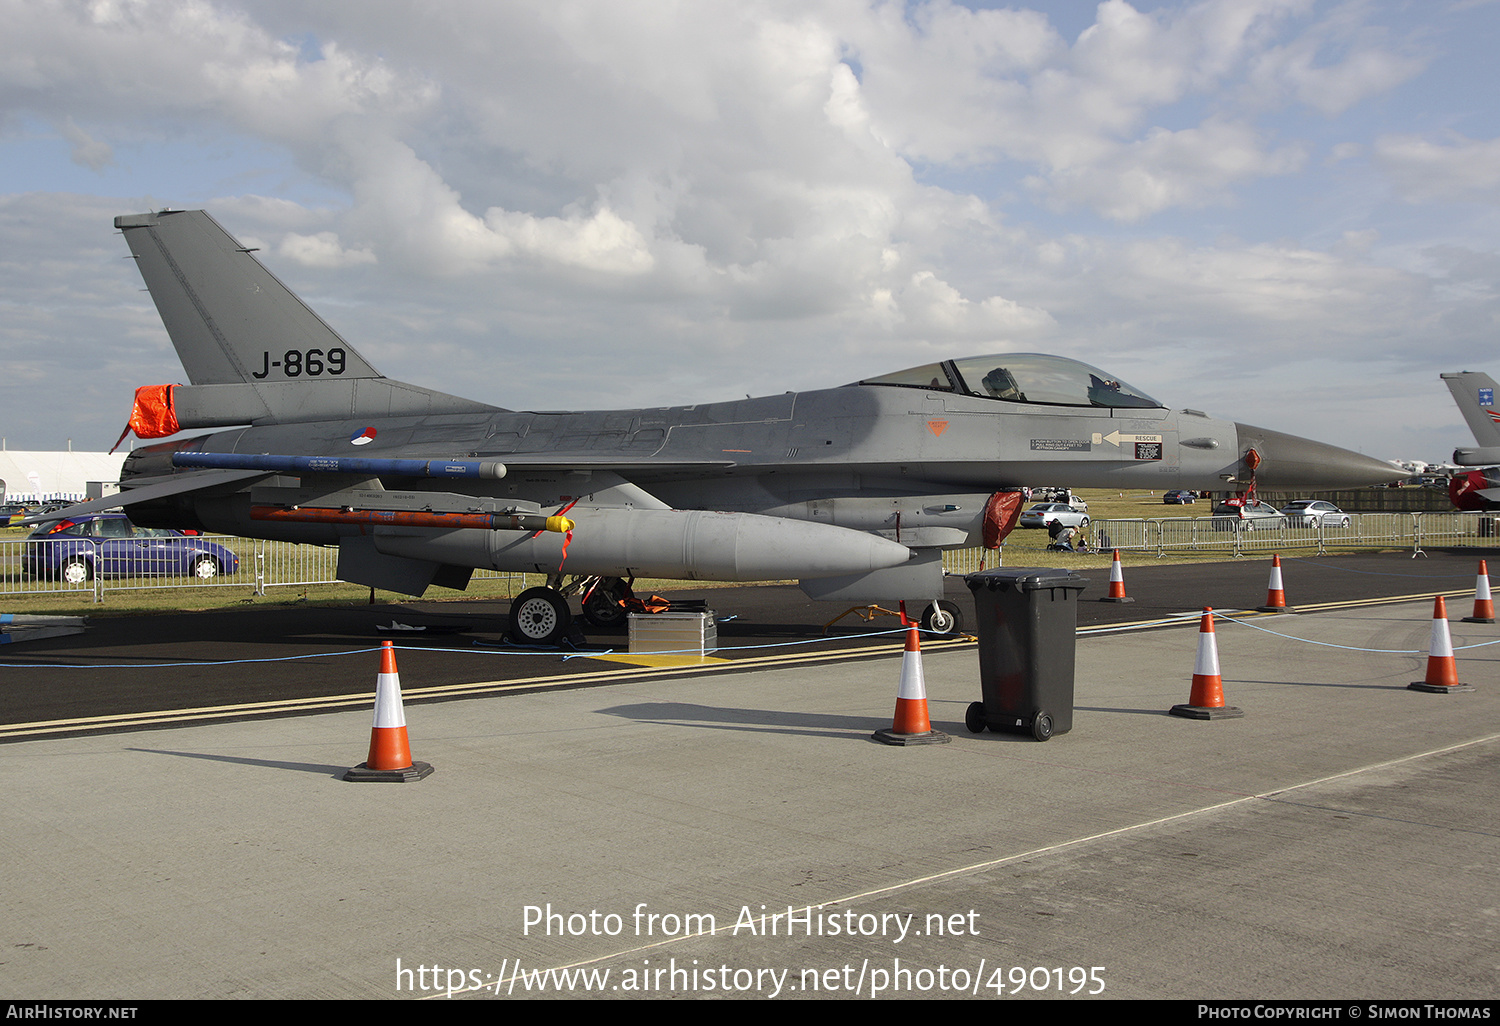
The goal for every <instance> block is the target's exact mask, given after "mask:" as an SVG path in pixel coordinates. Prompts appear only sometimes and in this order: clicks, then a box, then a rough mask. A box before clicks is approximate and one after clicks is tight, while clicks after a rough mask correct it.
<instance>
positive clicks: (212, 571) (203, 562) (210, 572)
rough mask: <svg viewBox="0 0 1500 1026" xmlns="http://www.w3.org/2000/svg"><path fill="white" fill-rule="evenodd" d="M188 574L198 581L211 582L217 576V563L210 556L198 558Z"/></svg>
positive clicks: (189, 568)
mask: <svg viewBox="0 0 1500 1026" xmlns="http://www.w3.org/2000/svg"><path fill="white" fill-rule="evenodd" d="M188 572H189V573H190V574H192V575H193V576H194V577H196V578H198V580H200V581H211V580H213V579H214V578H215V577H217V576H219V561H218V560H217V559H215V558H214V557H212V556H198V557H197V558H196V559H194V560H193V562H192V565H191V566H190V567H188Z"/></svg>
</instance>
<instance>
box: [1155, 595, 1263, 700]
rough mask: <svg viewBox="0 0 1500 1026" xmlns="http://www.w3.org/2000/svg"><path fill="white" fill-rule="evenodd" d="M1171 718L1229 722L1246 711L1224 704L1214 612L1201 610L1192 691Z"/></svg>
mask: <svg viewBox="0 0 1500 1026" xmlns="http://www.w3.org/2000/svg"><path fill="white" fill-rule="evenodd" d="M1169 711H1170V712H1171V713H1172V715H1173V716H1185V717H1187V718H1188V719H1190V720H1232V719H1235V718H1237V717H1240V716H1243V715H1245V710H1243V709H1238V708H1236V707H1234V706H1232V705H1225V704H1224V678H1223V677H1222V676H1221V675H1220V674H1219V643H1218V641H1217V640H1215V638H1214V611H1213V610H1212V609H1210V608H1208V607H1204V609H1203V618H1202V619H1201V620H1199V621H1198V656H1197V659H1196V660H1194V662H1193V690H1192V691H1191V692H1190V693H1189V695H1188V701H1187V704H1186V705H1174V706H1172V708H1171V709H1170V710H1169Z"/></svg>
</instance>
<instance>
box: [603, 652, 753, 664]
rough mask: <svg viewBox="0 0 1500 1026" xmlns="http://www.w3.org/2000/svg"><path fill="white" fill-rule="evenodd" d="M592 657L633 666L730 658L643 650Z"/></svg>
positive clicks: (716, 660)
mask: <svg viewBox="0 0 1500 1026" xmlns="http://www.w3.org/2000/svg"><path fill="white" fill-rule="evenodd" d="M589 658H590V659H602V660H604V661H605V662H606V663H627V664H629V665H631V666H657V667H663V666H701V665H702V664H704V663H727V662H729V660H728V659H721V658H719V657H718V656H695V655H651V654H650V653H648V652H641V653H639V654H637V655H631V654H630V653H620V652H610V653H609V654H607V655H596V656H589Z"/></svg>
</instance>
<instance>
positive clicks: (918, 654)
mask: <svg viewBox="0 0 1500 1026" xmlns="http://www.w3.org/2000/svg"><path fill="white" fill-rule="evenodd" d="M871 736H872V737H874V739H875V740H876V741H879V742H880V743H881V744H886V745H945V744H947V743H948V742H949V741H951V740H953V739H952V738H951V737H949V736H948V735H947V734H944V733H943V732H942V731H941V730H933V729H932V721H931V720H930V719H928V717H927V682H926V681H925V680H924V679H923V676H922V645H921V643H920V642H919V641H918V640H917V625H916V624H908V625H907V628H906V652H905V653H904V654H903V655H902V656H901V685H900V687H899V688H898V689H897V691H896V715H895V718H894V720H893V721H892V723H891V726H890V729H888V730H887V729H884V728H882V729H880V730H877V731H876V732H875V733H874V734H873V735H871Z"/></svg>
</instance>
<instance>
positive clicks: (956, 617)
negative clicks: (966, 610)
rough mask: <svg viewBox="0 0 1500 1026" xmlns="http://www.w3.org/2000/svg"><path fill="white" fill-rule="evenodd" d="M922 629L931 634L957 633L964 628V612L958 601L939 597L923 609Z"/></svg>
mask: <svg viewBox="0 0 1500 1026" xmlns="http://www.w3.org/2000/svg"><path fill="white" fill-rule="evenodd" d="M922 629H923V630H924V631H927V632H928V633H929V634H957V633H959V632H960V631H962V630H963V629H964V614H963V613H962V611H960V610H959V608H958V604H957V603H956V602H949V601H948V600H947V599H939V600H938V601H937V602H934V603H933V604H932V605H930V606H928V607H927V608H926V609H924V610H923V611H922Z"/></svg>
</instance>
